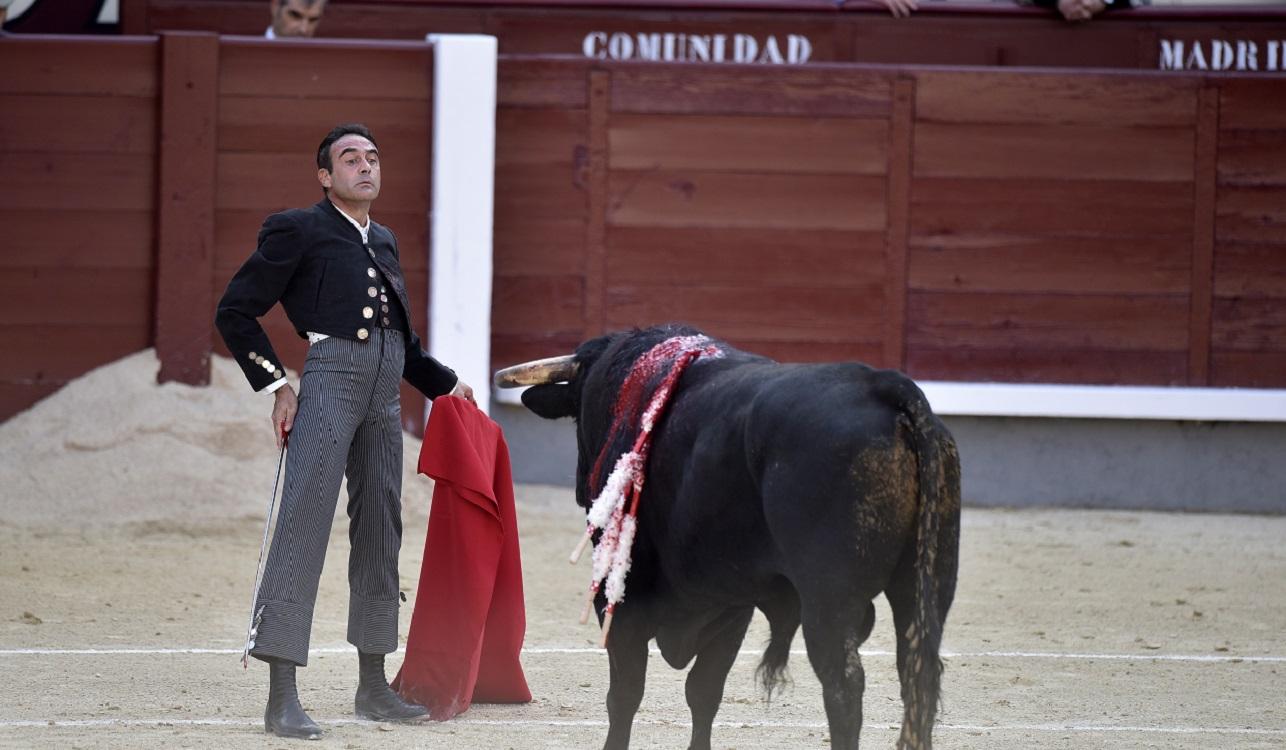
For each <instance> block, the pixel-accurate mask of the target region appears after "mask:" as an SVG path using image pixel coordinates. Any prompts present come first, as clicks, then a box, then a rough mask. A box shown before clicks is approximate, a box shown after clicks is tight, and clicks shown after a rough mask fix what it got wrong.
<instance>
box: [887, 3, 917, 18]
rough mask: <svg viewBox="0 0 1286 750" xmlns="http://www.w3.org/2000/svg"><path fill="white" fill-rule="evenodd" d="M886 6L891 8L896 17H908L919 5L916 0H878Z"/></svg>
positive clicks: (890, 10)
mask: <svg viewBox="0 0 1286 750" xmlns="http://www.w3.org/2000/svg"><path fill="white" fill-rule="evenodd" d="M878 1H879V2H880V3H881V4H882V5H883V6H884V7H886V8H888V9H889V12H890V13H892V14H893V17H894V18H906V17H907V16H909V15H911V11H913V10H917V9H918V7H919V6H917V5H916V4H915V0H878Z"/></svg>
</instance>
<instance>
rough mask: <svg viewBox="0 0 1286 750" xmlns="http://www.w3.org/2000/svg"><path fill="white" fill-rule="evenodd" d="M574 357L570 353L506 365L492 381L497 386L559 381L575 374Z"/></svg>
mask: <svg viewBox="0 0 1286 750" xmlns="http://www.w3.org/2000/svg"><path fill="white" fill-rule="evenodd" d="M576 368H577V364H576V358H575V357H574V356H573V355H571V354H566V355H564V356H561V357H550V358H549V359H538V360H535V361H534V362H524V363H523V364H521V365H514V366H513V367H506V368H505V369H503V370H500V371H499V372H497V373H496V375H495V378H493V382H494V383H495V384H496V387H497V388H517V387H519V386H524V385H546V384H548V383H561V382H564V381H567V380H571V379H572V378H574V377H575V376H576Z"/></svg>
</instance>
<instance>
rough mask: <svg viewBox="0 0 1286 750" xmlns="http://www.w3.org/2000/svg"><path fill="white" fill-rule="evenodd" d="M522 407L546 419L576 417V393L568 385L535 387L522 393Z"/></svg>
mask: <svg viewBox="0 0 1286 750" xmlns="http://www.w3.org/2000/svg"><path fill="white" fill-rule="evenodd" d="M522 405H523V406H525V407H527V408H528V409H531V410H532V412H534V413H535V414H536V416H539V417H544V418H545V419H560V418H562V417H574V416H576V392H575V391H574V390H573V389H572V387H571V386H570V385H568V384H567V383H551V384H548V385H533V386H532V387H530V388H528V389H527V390H525V391H523V392H522Z"/></svg>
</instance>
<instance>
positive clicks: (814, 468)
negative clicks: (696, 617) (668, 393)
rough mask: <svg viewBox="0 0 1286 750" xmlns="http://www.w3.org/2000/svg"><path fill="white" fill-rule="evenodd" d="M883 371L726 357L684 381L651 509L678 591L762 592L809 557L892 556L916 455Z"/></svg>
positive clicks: (908, 505)
mask: <svg viewBox="0 0 1286 750" xmlns="http://www.w3.org/2000/svg"><path fill="white" fill-rule="evenodd" d="M698 372H699V371H698ZM877 372H878V371H874V370H872V369H871V368H868V367H865V366H863V365H857V364H832V365H779V364H774V363H768V362H764V361H752V362H744V363H737V362H725V363H711V366H710V367H709V369H708V370H706V372H705V374H704V377H695V378H692V379H691V380H690V381H689V382H687V383H684V385H683V388H681V389H680V391H679V397H678V398H676V400H675V402H674V403H673V406H672V410H671V412H670V414H669V415H667V417H666V419H665V421H664V422H663V424H662V425H661V426H660V429H659V430H658V432H657V436H656V441H657V442H656V444H655V445H654V448H653V456H652V460H651V468H650V470H649V480H648V481H649V485H650V486H651V487H652V491H650V492H649V493H648V494H649V496H652V497H655V498H656V500H654V501H651V502H653V508H652V509H653V511H654V512H655V515H656V517H655V518H654V519H652V520H651V522H650V523H649V520H648V514H647V513H646V510H645V511H644V513H645V515H644V523H645V524H648V525H650V526H651V527H652V533H654V534H656V538H655V540H654V541H655V542H656V543H657V544H659V545H662V546H664V547H665V548H666V550H667V552H669V553H671V554H666V555H661V556H660V559H661V560H663V561H665V564H667V565H669V566H670V567H671V568H672V569H671V570H663V571H658V572H659V573H661V574H662V575H661V578H662V579H663V580H675V581H682V583H681V584H676V585H681V586H682V587H683V588H685V589H686V591H684V592H680V593H689V594H692V595H695V596H703V597H709V596H719V597H727V598H729V599H734V600H735V599H746V598H750V599H753V598H754V596H755V592H756V591H758V590H759V589H760V588H761V587H762V586H764V585H767V584H769V583H770V582H771V581H772V580H773V579H775V578H777V577H779V576H780V575H782V574H783V573H785V574H788V575H790V576H791V577H796V576H805V575H811V574H812V571H810V570H805V568H810V567H813V566H814V563H813V562H810V561H816V560H819V559H821V560H826V561H827V562H828V564H834V565H847V566H855V567H861V566H862V565H863V564H864V562H863V558H864V557H865V556H867V555H868V554H869V556H870V557H871V559H872V560H874V559H877V558H878V559H896V558H897V556H898V553H899V552H900V547H899V548H897V549H894V547H897V546H898V545H900V544H901V543H902V540H903V539H904V538H905V537H906V536H907V535H908V534H909V532H910V529H911V526H912V523H913V519H914V514H915V508H916V504H915V496H916V495H915V489H916V471H915V470H916V463H915V458H914V455H913V453H912V452H911V450H910V448H909V446H908V441H907V440H906V439H905V435H904V434H903V433H904V432H905V430H906V429H907V428H906V423H905V419H903V418H902V417H901V415H900V414H899V412H898V410H897V409H896V408H895V407H894V406H892V405H890V404H888V403H885V401H884V400H881V399H880V398H878V397H876V395H875V394H874V393H873V383H874V381H873V377H875V375H876V374H877ZM645 499H646V498H645ZM885 573H886V571H878V572H876V574H877V575H880V576H882V575H885Z"/></svg>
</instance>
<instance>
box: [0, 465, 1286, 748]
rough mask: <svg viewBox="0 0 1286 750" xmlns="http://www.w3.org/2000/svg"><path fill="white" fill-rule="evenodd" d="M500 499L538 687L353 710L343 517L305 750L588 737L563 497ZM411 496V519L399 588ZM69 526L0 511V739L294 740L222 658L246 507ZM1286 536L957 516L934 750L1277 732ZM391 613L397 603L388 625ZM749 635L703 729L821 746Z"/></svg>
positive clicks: (1217, 524)
mask: <svg viewBox="0 0 1286 750" xmlns="http://www.w3.org/2000/svg"><path fill="white" fill-rule="evenodd" d="M420 481H426V480H423V479H422V478H421V480H420ZM265 482H266V480H265ZM265 495H266V493H265ZM264 502H266V497H265V498H264ZM518 504H519V514H520V522H521V534H522V544H523V562H524V574H525V581H526V597H527V617H528V628H527V652H526V654H525V656H524V665H525V667H526V670H527V675H528V679H529V681H530V684H531V688H532V692H533V694H534V695H535V696H536V698H535V701H534V702H533V703H532V704H530V705H525V706H483V705H479V706H475V707H474V708H473V709H471V710H470V711H469V712H467V713H466V714H464V715H462V716H460V717H457V719H455V720H453V721H451V722H448V723H445V724H429V725H423V726H411V727H407V726H390V725H381V724H376V723H372V722H361V721H356V720H355V719H353V718H352V693H353V688H354V686H355V672H356V657H355V655H354V653H353V651H352V649H351V647H349V646H347V644H345V643H344V624H345V611H344V606H345V602H346V597H347V595H346V590H345V582H344V571H345V565H344V564H343V561H344V560H346V556H347V539H346V537H345V536H344V530H345V525H344V523H342V522H338V523H336V526H335V533H334V536H333V539H332V548H331V552H330V557H329V558H328V562H329V564H328V566H327V570H326V573H325V577H324V579H323V582H322V593H321V596H320V600H319V602H318V607H317V612H318V619H317V621H316V622H315V624H314V630H313V647H314V649H315V652H314V656H313V661H312V665H311V666H309V667H308V668H307V669H306V670H304V671H302V672H301V673H300V674H301V697H302V701H303V703H304V705H305V707H306V708H307V709H308V710H309V711H310V712H311V714H312V715H313V717H314V718H316V719H317V720H319V721H320V722H321V723H322V724H323V726H324V727H325V728H326V730H327V736H326V738H325V739H324V741H323V743H322V744H321V745H320V746H322V747H333V748H344V749H345V750H350V749H357V748H392V747H398V748H485V749H486V750H499V749H501V748H591V747H597V746H599V744H600V743H601V741H602V738H603V737H604V735H605V731H606V715H605V711H604V708H603V696H604V694H605V691H606V689H607V661H606V658H605V657H604V656H603V655H602V653H601V652H600V651H598V650H597V649H596V648H595V646H594V644H595V629H594V628H593V627H591V626H579V625H577V623H576V617H577V613H578V611H579V603H580V599H581V592H582V590H583V586H584V585H585V577H586V575H587V569H586V568H585V567H583V564H582V567H580V568H572V567H570V566H569V565H568V564H567V563H566V555H567V552H568V551H569V549H570V548H571V546H573V545H574V543H575V542H576V540H577V537H578V534H579V532H580V530H581V528H582V526H581V521H580V517H579V515H578V511H577V509H576V508H575V507H574V504H573V502H572V499H571V494H570V492H569V491H566V490H563V489H557V488H548V487H534V486H521V487H519V488H518ZM426 510H427V509H426V508H425V507H423V503H419V504H417V505H413V506H410V507H408V508H407V510H406V516H407V537H406V540H405V543H404V546H403V564H402V570H403V581H404V588H405V589H406V590H407V591H408V593H409V594H410V595H412V596H413V595H414V591H415V576H416V575H418V571H419V566H420V559H421V554H422V545H423V539H424V529H425V523H426V519H427V515H426ZM82 521H83V525H82V526H81V528H79V529H77V530H75V531H56V530H52V529H50V528H48V526H47V525H43V526H42V525H39V524H37V525H32V524H29V523H28V524H15V523H11V522H9V520H8V518H6V522H5V524H4V525H0V574H2V577H0V602H3V607H2V608H0V675H3V679H4V681H5V683H6V684H5V688H4V690H3V691H2V692H0V747H6V748H9V747H13V748H44V747H49V748H93V749H94V750H108V749H110V748H145V747H146V748H264V747H299V746H301V744H302V743H300V742H298V741H295V742H289V741H285V740H279V739H276V738H271V737H267V736H265V735H264V733H263V728H262V710H263V702H264V698H265V691H266V682H267V674H266V670H265V669H264V667H263V665H261V664H252V668H251V669H250V670H249V671H243V670H242V668H241V666H240V664H239V663H238V657H239V653H240V645H241V635H242V632H243V630H244V627H245V617H246V606H247V599H248V597H249V593H250V586H251V584H252V582H253V576H254V568H255V561H256V556H257V553H258V545H259V539H260V533H261V528H262V526H261V521H260V520H259V519H258V518H256V517H254V515H253V514H245V515H242V516H241V517H238V518H235V519H233V520H224V521H217V520H208V519H206V520H197V521H191V520H188V521H185V520H183V519H180V518H172V519H169V520H151V521H146V522H137V521H135V522H129V523H115V522H113V521H112V519H111V518H110V517H109V516H108V514H104V516H103V517H101V518H95V517H93V516H92V515H91V516H90V517H88V518H86V519H82ZM1283 539H1286V518H1257V517H1237V516H1205V515H1166V514H1151V513H1102V512H1073V511H1055V512H1049V511H998V510H979V509H968V510H966V513H965V517H964V531H963V550H962V560H961V571H960V586H959V593H958V595H957V598H956V604H955V607H954V608H953V610H952V612H951V617H950V620H949V622H948V627H947V634H946V648H947V651H948V654H949V655H948V657H947V659H946V662H947V676H946V681H945V710H944V711H943V712H942V713H941V715H940V721H939V725H938V729H937V732H936V739H937V745H938V747H941V748H969V749H975V748H976V749H979V750H981V749H982V748H988V749H999V750H1007V749H1009V748H1015V749H1016V748H1179V749H1186V748H1193V749H1195V748H1203V749H1204V748H1270V747H1273V748H1277V747H1286V699H1283V696H1284V695H1286V636H1284V635H1283V629H1284V627H1286V547H1283V544H1282V540H1283ZM413 603H414V602H413V601H412V604H413ZM879 604H880V610H879V617H880V621H879V622H878V623H877V625H876V629H875V633H874V635H873V636H872V638H871V641H870V642H869V643H868V644H867V647H866V648H865V649H864V652H865V653H866V655H867V656H866V659H865V663H866V666H867V680H868V690H867V694H866V699H865V703H864V705H865V711H866V725H865V727H866V728H865V732H864V735H863V736H864V739H865V740H866V741H865V743H864V746H866V747H885V748H887V747H892V746H893V745H894V742H895V738H896V725H897V723H898V722H899V721H900V705H899V702H898V698H897V683H896V679H895V674H894V666H893V660H892V657H891V656H890V654H889V651H890V648H891V645H892V638H891V626H890V623H891V618H890V617H889V614H888V610H887V606H885V605H884V602H883V600H880V602H879ZM409 621H410V609H409V605H408V608H407V609H404V612H403V617H402V626H403V640H405V628H406V627H407V625H408V624H409ZM764 640H765V630H764V625H763V622H762V620H757V621H756V623H755V625H754V630H753V631H752V634H751V637H750V638H748V639H747V643H746V645H745V649H746V653H745V654H744V655H743V657H742V658H741V659H740V660H739V661H738V663H737V665H736V667H735V668H734V670H733V672H732V674H731V675H730V677H729V680H728V689H727V693H726V696H725V698H724V705H723V708H722V710H721V711H720V714H719V724H718V726H717V729H716V734H715V741H716V746H718V747H723V748H755V749H756V750H766V749H767V748H823V747H826V745H827V739H826V731H825V716H824V714H823V711H822V706H821V696H820V690H819V687H818V685H817V683H816V681H815V679H814V678H813V676H812V673H811V671H810V669H809V668H808V666H807V662H806V657H805V656H804V655H803V653H802V650H799V649H802V648H803V646H802V639H797V640H796V644H795V648H796V649H797V651H796V653H795V655H794V656H793V657H792V667H793V669H792V674H793V676H794V678H795V685H794V687H793V689H792V690H790V691H789V692H788V693H787V694H786V695H785V696H784V697H782V698H779V699H777V700H775V701H774V702H773V703H772V704H771V705H765V704H764V703H763V702H762V700H760V698H759V696H758V694H757V693H756V690H755V686H754V683H753V678H752V673H753V669H754V666H755V664H756V663H757V658H758V656H757V653H755V650H756V649H758V648H760V647H761V646H762V644H763V642H764ZM399 662H400V656H398V655H395V656H394V657H391V658H390V667H391V668H396V666H397V664H398V663H399ZM390 674H392V669H390ZM682 679H683V675H682V673H679V672H675V671H673V670H670V669H669V668H668V667H666V666H665V665H664V663H663V662H662V661H661V660H660V658H659V657H656V658H654V659H653V660H652V664H651V667H650V673H649V682H648V692H647V696H646V698H645V699H644V706H643V708H642V710H641V711H640V713H639V716H638V719H637V721H636V728H635V746H636V747H643V748H646V747H662V748H680V747H686V743H687V731H688V729H687V722H688V713H687V708H686V705H685V704H684V701H683V687H682Z"/></svg>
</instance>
